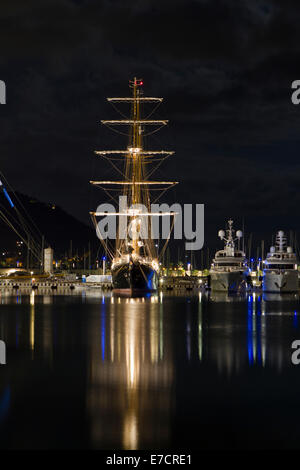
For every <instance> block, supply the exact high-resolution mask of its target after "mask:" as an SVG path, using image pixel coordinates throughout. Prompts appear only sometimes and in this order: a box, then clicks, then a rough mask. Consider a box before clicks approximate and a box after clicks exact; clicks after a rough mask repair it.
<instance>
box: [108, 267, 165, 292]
mask: <svg viewBox="0 0 300 470" xmlns="http://www.w3.org/2000/svg"><path fill="white" fill-rule="evenodd" d="M112 283H113V290H114V291H115V292H120V293H124V294H131V293H139V292H155V291H156V290H157V287H158V275H157V272H156V270H155V269H153V268H152V267H151V266H150V265H149V264H143V263H140V262H138V263H123V264H121V265H117V266H116V267H115V268H114V269H113V270H112Z"/></svg>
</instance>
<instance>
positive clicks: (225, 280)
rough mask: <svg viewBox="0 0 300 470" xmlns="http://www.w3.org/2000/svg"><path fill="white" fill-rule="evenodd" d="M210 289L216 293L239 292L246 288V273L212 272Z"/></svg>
mask: <svg viewBox="0 0 300 470" xmlns="http://www.w3.org/2000/svg"><path fill="white" fill-rule="evenodd" d="M210 287H211V290H212V291H216V292H238V291H239V290H241V289H245V287H246V282H245V277H244V273H243V272H241V271H235V272H211V273H210Z"/></svg>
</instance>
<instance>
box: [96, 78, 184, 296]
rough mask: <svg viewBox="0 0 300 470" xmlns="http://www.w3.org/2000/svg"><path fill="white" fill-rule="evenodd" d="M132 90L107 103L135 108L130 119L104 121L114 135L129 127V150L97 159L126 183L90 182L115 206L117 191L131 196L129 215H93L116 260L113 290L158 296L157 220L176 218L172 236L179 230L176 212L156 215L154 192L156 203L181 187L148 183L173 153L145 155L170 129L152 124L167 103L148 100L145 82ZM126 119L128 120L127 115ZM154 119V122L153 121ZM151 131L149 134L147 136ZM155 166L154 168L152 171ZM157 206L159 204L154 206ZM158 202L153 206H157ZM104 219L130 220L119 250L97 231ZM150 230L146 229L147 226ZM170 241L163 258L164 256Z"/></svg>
mask: <svg viewBox="0 0 300 470" xmlns="http://www.w3.org/2000/svg"><path fill="white" fill-rule="evenodd" d="M129 84H130V88H131V89H132V96H131V97H127V98H126V97H125V98H107V101H108V102H109V103H111V104H112V105H113V106H114V107H115V105H116V104H120V103H121V104H123V103H127V104H129V105H130V109H131V113H130V118H127V117H126V118H124V119H120V120H102V121H101V123H102V124H103V125H105V126H107V127H109V128H110V129H113V130H116V129H115V128H116V127H119V126H127V127H128V129H129V133H128V134H126V135H128V136H129V144H128V147H127V149H124V150H97V151H95V154H96V155H97V156H100V157H103V158H105V159H107V160H108V161H109V162H110V163H111V164H112V166H113V167H114V168H115V169H117V170H118V172H119V173H121V175H122V177H123V179H122V180H116V181H110V180H104V181H90V183H91V184H92V185H94V186H97V187H100V188H101V189H103V190H104V191H105V192H106V193H107V194H108V195H109V197H110V198H111V199H113V200H115V201H116V199H115V197H114V195H113V194H112V193H113V192H114V191H119V189H120V187H121V195H122V196H126V201H127V205H128V207H129V209H126V210H122V211H119V212H111V213H109V212H106V211H104V212H102V211H98V212H97V211H96V212H90V214H91V217H92V220H93V223H94V225H95V228H96V230H97V234H98V236H99V238H100V240H101V242H102V243H103V245H104V247H105V250H106V252H107V253H108V255H109V256H110V258H111V259H112V266H111V269H112V278H113V286H114V288H115V289H116V290H129V291H135V290H143V291H154V290H156V289H157V285H158V273H159V256H158V253H157V249H156V246H155V240H154V239H153V237H152V230H151V227H152V222H153V221H152V218H153V217H157V216H169V217H172V224H171V227H170V229H171V230H172V228H173V225H174V216H175V213H173V212H156V213H154V212H151V198H150V192H151V194H152V191H154V190H155V191H158V192H159V193H158V196H157V197H156V198H155V201H157V200H158V198H159V197H160V196H161V195H162V194H163V193H164V192H165V191H167V190H168V189H169V188H171V187H173V186H174V185H176V184H177V182H176V181H158V180H150V179H149V178H150V177H151V175H152V174H153V173H154V171H155V170H156V169H157V168H158V167H159V166H160V164H161V163H162V161H163V160H165V159H166V158H167V157H169V156H170V155H173V154H174V152H173V151H167V150H146V149H145V148H144V138H145V137H146V136H148V135H151V134H153V133H154V132H157V131H158V130H159V129H161V128H162V127H164V126H166V125H167V124H168V120H165V119H159V120H155V119H153V118H152V115H153V113H154V111H155V110H156V109H157V107H158V106H159V105H160V104H161V103H162V101H163V98H156V97H145V96H143V92H142V85H143V80H141V79H136V78H134V80H132V81H130V82H129ZM149 103H150V104H154V109H152V110H151V112H150V113H149V114H148V115H146V116H144V115H143V110H144V106H145V105H146V104H149ZM121 114H122V117H124V114H123V113H121ZM150 118H151V119H150ZM148 128H149V129H150V130H149V131H148ZM117 160H121V161H122V170H120V169H119V168H118V167H117V166H116V164H115V161H117ZM149 164H153V167H151V168H150V170H149V167H148V165H149ZM155 201H154V202H155ZM152 202H153V201H152ZM101 216H112V217H116V216H123V218H124V217H125V218H126V236H125V237H120V236H119V230H118V229H117V232H116V239H115V244H114V245H112V243H111V241H110V240H107V239H104V237H103V236H102V235H101V233H100V232H99V230H98V228H97V217H101ZM145 219H147V224H146V231H147V234H146V235H147V236H145V233H144V236H142V228H143V222H144V221H145ZM120 223H121V222H120V217H119V218H118V224H117V226H118V227H119V226H120ZM144 226H145V225H144ZM167 243H168V239H167V240H166V242H165V244H164V247H163V249H162V251H161V253H160V257H161V256H162V255H163V253H164V250H165V249H166V245H167Z"/></svg>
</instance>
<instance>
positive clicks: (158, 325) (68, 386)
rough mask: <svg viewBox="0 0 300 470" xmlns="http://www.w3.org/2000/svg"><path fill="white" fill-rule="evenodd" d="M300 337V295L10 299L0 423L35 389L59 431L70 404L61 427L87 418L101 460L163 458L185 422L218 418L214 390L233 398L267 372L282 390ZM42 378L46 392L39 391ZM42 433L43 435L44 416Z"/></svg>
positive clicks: (1, 311) (36, 295)
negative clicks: (124, 454)
mask: <svg viewBox="0 0 300 470" xmlns="http://www.w3.org/2000/svg"><path fill="white" fill-rule="evenodd" d="M299 333H300V330H299V298H298V296H294V295H292V296H286V295H284V296H280V295H277V294H276V296H275V297H274V296H271V297H269V296H266V295H262V294H260V293H259V292H255V293H253V294H247V295H245V296H229V295H226V294H223V293H221V294H220V295H218V294H213V295H210V294H209V293H206V292H204V291H200V292H199V293H198V294H197V295H194V294H190V295H188V296H176V295H174V293H173V294H172V295H166V294H163V293H161V292H160V293H159V294H158V295H154V296H149V297H141V298H122V297H118V296H114V295H113V294H112V293H111V292H106V293H104V292H100V291H99V290H97V289H95V290H89V289H86V290H84V289H83V290H82V291H80V292H77V293H76V292H73V293H72V294H70V293H68V295H66V294H65V293H64V292H59V291H56V292H51V291H44V292H41V291H38V292H37V291H32V290H28V291H25V292H24V291H22V292H21V291H20V292H14V293H12V291H10V292H4V291H1V292H0V338H1V339H3V340H5V341H6V343H7V347H8V358H9V368H8V367H7V368H6V369H3V370H4V371H5V373H7V375H6V376H5V380H4V379H3V377H4V375H2V376H0V422H1V416H3V420H4V421H5V420H8V419H9V416H10V408H11V407H13V406H15V403H16V402H19V403H21V405H19V406H22V407H24V388H25V385H24V384H26V387H28V389H29V391H28V389H26V392H27V395H26V396H27V397H30V395H31V393H32V395H33V397H34V399H33V401H34V402H35V400H36V397H38V398H39V399H40V403H42V405H40V409H41V410H42V411H41V413H42V414H43V413H44V410H45V409H48V408H47V407H49V410H50V411H49V415H51V416H52V414H53V413H54V414H55V412H56V411H55V410H56V406H57V407H58V410H59V412H57V416H55V420H57V419H58V413H63V411H62V410H64V409H67V410H69V409H68V406H69V402H71V401H72V400H73V401H72V406H73V407H74V408H72V412H70V410H69V411H67V412H66V418H65V419H64V421H65V420H67V418H69V416H73V415H74V412H75V414H76V410H77V412H78V415H80V413H82V414H84V423H85V424H86V427H87V431H85V433H86V434H85V435H87V436H88V437H86V439H87V441H88V446H90V447H92V448H106V449H109V448H111V449H122V448H123V449H129V450H130V449H138V448H166V447H168V446H169V445H170V444H172V439H173V435H174V433H176V429H174V426H175V425H174V422H176V419H178V417H176V416H177V413H179V415H180V416H181V417H182V416H185V413H187V415H186V416H187V417H188V416H190V417H191V418H193V416H192V415H194V414H195V415H197V413H198V416H199V423H200V416H203V415H202V414H201V413H203V403H204V402H205V406H206V404H207V403H210V406H211V407H212V409H213V408H214V406H215V400H217V401H219V400H221V398H222V393H223V391H222V389H221V388H222V387H220V390H219V388H218V387H217V386H216V384H220V383H221V384H222V383H226V384H227V386H228V389H229V385H228V384H235V385H236V384H237V383H242V381H243V380H245V381H247V380H250V379H251V380H252V377H253V376H254V374H255V373H259V374H261V375H260V376H261V377H262V376H264V374H265V372H267V374H268V377H272V380H274V381H275V379H276V380H278V381H279V380H280V379H281V377H282V376H283V374H284V373H285V372H286V370H287V369H288V368H292V365H291V343H292V341H293V340H294V339H295V338H299V337H300V335H299ZM24 371H26V374H25V373H24ZM261 372H263V374H262V373H261ZM51 374H53V375H51ZM25 375H26V377H25ZM40 377H43V379H42V380H44V381H46V380H49V382H45V384H44V385H41V381H40ZM48 377H49V379H48ZM274 377H275V379H274ZM224 379H226V381H224ZM237 379H238V380H237ZM1 380H2V382H1ZM31 381H32V383H34V384H35V387H33V388H32V392H31V389H30V387H31ZM274 383H275V382H274ZM48 387H50V388H51V394H48V395H47V393H46V392H45V389H48ZM209 387H211V388H210V389H209ZM227 393H228V391H227ZM257 393H259V392H257ZM211 394H213V395H212V396H211V397H210V395H211ZM218 394H219V395H218ZM10 396H11V397H13V399H10V398H9V397H10ZM45 396H46V399H45ZM50 396H51V397H53V402H51V400H52V398H51V400H49V397H50ZM199 396H202V402H201V401H200V400H199ZM193 400H194V401H193ZM190 401H191V402H193V405H192V406H191V407H190V408H189V402H190ZM220 403H221V402H220ZM27 406H28V402H26V407H27ZM31 406H32V407H33V406H34V405H33V404H31ZM201 406H202V408H201ZM33 409H34V408H33ZM1 410H2V411H1ZM78 410H79V411H78ZM178 410H179V411H178ZM68 413H69V414H68ZM188 413H190V415H189V414H188ZM18 416H19V415H18V414H15V415H14V418H12V420H13V419H17V421H18ZM49 419H50V418H49V417H48V420H49ZM187 419H188V418H187ZM4 421H3V422H4ZM41 421H42V423H44V422H45V424H42V426H45V428H46V426H47V416H46V418H44V415H42V417H41ZM80 423H82V422H80V421H78V429H79V428H80V432H82V433H83V431H82V427H80ZM39 425H40V423H39ZM76 425H77V422H76V420H73V421H72V426H75V427H76ZM1 426H2V425H1ZM65 426H66V427H67V428H68V424H65ZM69 427H70V428H71V424H70V425H69ZM16 429H17V427H16ZM70 432H73V431H72V430H71V429H68V433H70ZM187 432H188V431H187ZM50 434H51V433H50ZM79 434H80V433H79V432H78V435H79ZM80 437H81V438H82V435H80ZM35 438H36V437H35ZM49 438H50V439H51V436H50V437H49ZM78 442H79V444H78V445H79V447H80V440H79V439H78Z"/></svg>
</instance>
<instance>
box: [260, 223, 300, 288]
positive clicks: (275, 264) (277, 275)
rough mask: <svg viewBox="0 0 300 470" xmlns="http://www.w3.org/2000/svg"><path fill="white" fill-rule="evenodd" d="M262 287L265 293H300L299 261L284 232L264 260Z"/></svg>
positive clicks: (277, 236)
mask: <svg viewBox="0 0 300 470" xmlns="http://www.w3.org/2000/svg"><path fill="white" fill-rule="evenodd" d="M262 286H263V291H264V292H298V289H299V287H298V260H297V257H296V254H295V253H294V252H293V249H292V247H291V246H287V243H286V237H285V235H284V232H283V231H282V230H280V231H279V232H278V233H277V235H276V242H275V246H271V248H270V253H268V255H267V257H266V259H265V260H264V269H263V279H262Z"/></svg>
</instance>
